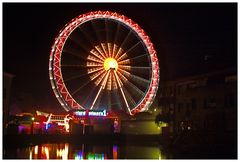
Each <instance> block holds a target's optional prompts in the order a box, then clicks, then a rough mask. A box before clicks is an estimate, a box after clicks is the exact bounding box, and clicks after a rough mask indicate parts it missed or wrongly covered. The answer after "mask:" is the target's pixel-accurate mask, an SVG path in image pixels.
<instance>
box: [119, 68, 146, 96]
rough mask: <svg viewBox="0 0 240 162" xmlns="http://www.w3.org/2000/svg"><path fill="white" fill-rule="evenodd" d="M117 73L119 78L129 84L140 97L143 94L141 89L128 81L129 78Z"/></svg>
mask: <svg viewBox="0 0 240 162" xmlns="http://www.w3.org/2000/svg"><path fill="white" fill-rule="evenodd" d="M118 74H119V76H120V78H122V79H123V81H124V82H125V83H127V84H128V85H130V86H131V87H132V88H133V89H134V90H135V91H136V92H137V93H138V94H140V95H141V96H142V97H143V96H144V92H143V91H142V90H141V89H139V88H138V87H137V86H135V85H134V84H133V83H131V82H130V81H129V79H127V78H126V77H125V76H124V75H123V74H121V73H120V72H118Z"/></svg>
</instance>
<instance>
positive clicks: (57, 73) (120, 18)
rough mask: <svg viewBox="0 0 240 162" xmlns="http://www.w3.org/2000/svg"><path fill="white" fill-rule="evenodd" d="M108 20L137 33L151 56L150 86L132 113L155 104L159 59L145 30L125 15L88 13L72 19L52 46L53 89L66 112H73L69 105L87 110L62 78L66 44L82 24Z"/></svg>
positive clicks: (50, 63) (51, 75)
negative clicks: (62, 59)
mask: <svg viewBox="0 0 240 162" xmlns="http://www.w3.org/2000/svg"><path fill="white" fill-rule="evenodd" d="M106 18H107V19H113V20H116V21H117V22H120V23H122V24H124V25H126V26H128V27H129V28H130V29H131V30H133V31H135V33H137V35H138V37H139V38H140V39H141V41H142V42H143V43H144V45H145V46H146V47H147V51H148V54H149V56H150V60H151V67H152V75H151V82H150V85H149V87H148V90H147V92H146V93H145V95H144V97H143V98H142V100H141V101H140V103H139V104H137V106H136V107H134V108H133V109H131V112H130V113H132V114H135V113H137V112H140V111H143V110H146V109H147V108H148V107H149V106H150V105H151V103H152V102H153V99H154V98H155V96H156V92H157V89H158V83H159V66H158V59H157V56H156V51H155V50H154V47H153V44H152V42H151V41H150V38H149V37H148V36H147V34H146V33H145V32H144V30H143V29H142V28H141V27H140V26H139V25H138V24H136V23H135V22H133V21H132V20H131V19H129V18H127V17H126V16H124V15H120V14H118V13H116V12H110V11H95V12H88V13H86V14H81V15H79V16H77V17H76V18H74V19H72V20H71V21H70V22H69V23H67V24H66V25H65V27H64V28H63V29H62V30H61V31H60V32H59V34H58V36H57V37H56V38H55V41H54V44H53V46H52V50H51V54H50V60H49V75H50V81H51V85H52V89H53V91H54V93H55V96H56V97H57V99H58V101H59V102H60V104H61V105H62V106H63V107H64V109H65V110H66V111H69V110H71V109H69V106H68V105H69V104H70V106H71V108H72V109H74V108H76V109H85V108H84V107H83V106H81V105H80V104H79V103H78V102H76V100H75V99H74V98H73V97H72V96H71V94H70V93H69V92H68V89H67V88H66V85H65V83H64V80H63V77H62V72H61V67H60V64H61V55H62V50H63V47H64V44H65V43H66V41H67V40H68V38H69V36H70V34H71V33H72V32H73V31H74V30H75V29H76V28H77V27H78V26H80V25H81V24H83V23H85V22H87V21H90V20H93V19H106Z"/></svg>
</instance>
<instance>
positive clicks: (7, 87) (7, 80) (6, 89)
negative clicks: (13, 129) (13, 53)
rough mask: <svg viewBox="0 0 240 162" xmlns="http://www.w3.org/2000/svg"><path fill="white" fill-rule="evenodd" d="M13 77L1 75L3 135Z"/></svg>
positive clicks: (8, 74)
mask: <svg viewBox="0 0 240 162" xmlns="http://www.w3.org/2000/svg"><path fill="white" fill-rule="evenodd" d="M13 77H14V75H12V74H10V73H6V72H4V73H3V121H4V122H3V125H4V130H3V131H4V133H5V128H6V124H7V120H8V116H9V102H10V96H11V85H12V79H13Z"/></svg>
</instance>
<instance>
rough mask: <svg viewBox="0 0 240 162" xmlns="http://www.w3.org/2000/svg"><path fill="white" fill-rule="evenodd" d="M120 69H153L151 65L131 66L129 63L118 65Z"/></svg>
mask: <svg viewBox="0 0 240 162" xmlns="http://www.w3.org/2000/svg"><path fill="white" fill-rule="evenodd" d="M118 67H119V68H120V69H123V70H126V71H130V70H131V69H136V70H143V69H145V70H151V68H152V67H149V66H129V65H118Z"/></svg>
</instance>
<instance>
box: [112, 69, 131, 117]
mask: <svg viewBox="0 0 240 162" xmlns="http://www.w3.org/2000/svg"><path fill="white" fill-rule="evenodd" d="M114 75H115V77H116V80H117V83H118V86H119V88H120V91H121V94H122V97H123V99H124V102H125V104H126V106H127V110H128V112H129V114H130V115H131V114H132V113H131V110H130V108H129V105H128V102H127V99H126V96H125V94H124V92H123V88H122V85H123V84H122V82H121V80H120V79H119V77H118V75H117V73H116V71H114Z"/></svg>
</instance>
